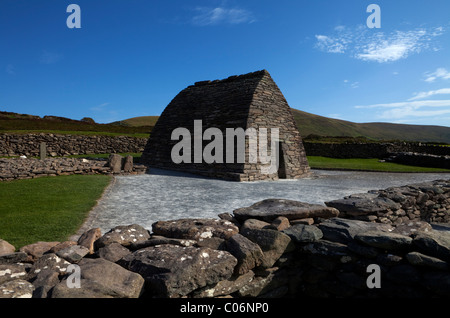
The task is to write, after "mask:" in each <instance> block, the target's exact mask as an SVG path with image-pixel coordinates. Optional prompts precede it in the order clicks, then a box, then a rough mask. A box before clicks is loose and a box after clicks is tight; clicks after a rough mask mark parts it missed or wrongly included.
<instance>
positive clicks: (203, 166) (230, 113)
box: [141, 70, 309, 181]
mask: <svg viewBox="0 0 450 318" xmlns="http://www.w3.org/2000/svg"><path fill="white" fill-rule="evenodd" d="M194 120H201V121H202V126H203V131H204V130H206V129H208V128H217V129H219V130H220V131H221V132H222V134H223V136H224V139H225V136H226V129H227V128H231V129H237V128H239V129H243V130H247V129H248V128H255V129H257V130H258V129H260V128H267V129H269V128H270V129H271V128H279V145H280V147H279V149H280V152H279V153H280V156H279V159H280V160H278V161H279V163H280V164H279V169H278V171H276V172H273V173H272V172H270V173H266V172H262V169H263V166H264V164H262V163H261V160H258V161H257V162H256V163H253V162H252V161H251V160H249V154H250V147H251V145H249V141H248V139H247V140H246V142H245V150H243V151H245V158H244V159H245V160H244V162H237V159H236V153H237V150H239V149H238V145H236V144H235V147H234V148H237V149H234V150H233V151H234V156H235V157H234V160H233V163H230V162H228V163H226V161H227V160H226V157H227V149H226V148H227V147H226V146H225V144H224V147H223V149H224V151H223V159H222V161H223V163H219V162H215V163H211V164H208V163H206V162H204V161H202V162H200V163H194V160H193V155H194V151H192V152H191V154H192V158H191V159H192V160H191V163H179V164H175V163H174V162H173V160H172V157H171V151H172V148H173V146H174V145H176V144H177V143H178V140H171V135H172V131H173V130H175V129H176V128H180V127H183V128H186V129H188V130H189V131H190V132H191V136H194ZM267 132H268V137H270V131H269V130H268V131H267ZM268 142H271V140H270V138H268ZM274 142H275V141H274ZM224 143H225V141H224ZM207 144H208V143H207V142H203V146H202V150H203V149H204V147H205V146H207ZM267 151H268V153H267V154H268V155H271V152H270V151H272V147H268V149H267ZM238 155H239V154H238ZM141 160H142V162H144V163H146V164H148V165H150V166H155V167H160V168H165V169H169V170H181V171H187V172H191V173H196V174H202V175H207V176H211V177H217V178H224V179H229V180H235V181H253V180H263V179H267V180H270V179H278V178H300V177H303V176H305V175H307V174H308V172H309V164H308V161H307V158H306V154H305V151H304V148H303V144H302V139H301V137H300V134H299V132H298V129H297V127H296V124H295V121H294V118H293V116H292V113H291V110H290V107H289V105H288V104H287V102H286V100H285V98H284V96H283V94H282V93H281V92H280V90H279V88H278V86H277V85H276V84H275V82H274V81H273V80H272V78H271V76H270V74H269V73H268V72H267V71H266V70H263V71H258V72H254V73H249V74H245V75H240V76H231V77H229V78H227V79H224V80H216V81H204V82H198V83H195V85H192V86H189V87H187V88H186V89H184V90H183V91H181V92H180V93H179V94H178V95H177V96H176V97H175V98H174V99H173V100H172V101H171V103H170V104H169V105H168V106H167V107H166V109H165V110H164V111H163V113H162V114H161V116H160V118H159V120H158V122H157V123H156V125H155V127H154V129H153V130H152V134H151V136H150V138H149V141H148V143H147V145H146V147H145V150H144V152H143V154H142V159H141Z"/></svg>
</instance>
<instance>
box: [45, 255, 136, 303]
mask: <svg viewBox="0 0 450 318" xmlns="http://www.w3.org/2000/svg"><path fill="white" fill-rule="evenodd" d="M79 265H80V273H81V280H80V286H81V287H80V288H69V287H68V285H67V282H66V281H65V280H63V281H61V282H60V283H59V284H58V285H57V286H56V287H55V288H54V289H53V292H52V297H53V298H111V297H114V298H138V297H139V296H140V295H141V293H142V289H143V286H144V279H143V278H142V277H141V276H140V275H139V274H136V273H133V272H131V271H128V270H126V269H124V268H123V267H121V266H120V265H117V264H115V263H112V262H110V261H107V260H105V259H102V258H98V259H83V260H82V261H81V262H80V263H79Z"/></svg>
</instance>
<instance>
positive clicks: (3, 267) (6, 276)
mask: <svg viewBox="0 0 450 318" xmlns="http://www.w3.org/2000/svg"><path fill="white" fill-rule="evenodd" d="M26 275H27V268H26V267H25V266H24V265H23V264H0V284H3V283H6V282H8V281H10V280H14V279H17V278H24V277H26Z"/></svg>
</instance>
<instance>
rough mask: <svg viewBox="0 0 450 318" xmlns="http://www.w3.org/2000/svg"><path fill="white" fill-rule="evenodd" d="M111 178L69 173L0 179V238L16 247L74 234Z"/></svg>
mask: <svg viewBox="0 0 450 318" xmlns="http://www.w3.org/2000/svg"><path fill="white" fill-rule="evenodd" d="M110 180H111V177H110V176H104V175H85V176H82V175H72V176H59V177H45V178H38V179H27V180H17V181H11V182H1V183H0V238H1V239H3V240H6V241H8V242H9V243H11V244H13V245H14V246H15V247H16V249H19V248H20V247H22V246H24V245H27V244H31V243H35V242H37V241H65V240H67V239H68V237H70V236H71V235H73V234H75V233H76V231H77V230H78V228H79V227H80V226H81V225H82V224H83V221H84V220H85V218H86V217H87V215H88V212H89V211H90V210H91V208H92V207H93V206H94V205H95V204H96V201H97V200H98V199H99V198H100V197H101V195H102V193H103V191H104V189H105V188H106V186H107V185H108V184H109V182H110Z"/></svg>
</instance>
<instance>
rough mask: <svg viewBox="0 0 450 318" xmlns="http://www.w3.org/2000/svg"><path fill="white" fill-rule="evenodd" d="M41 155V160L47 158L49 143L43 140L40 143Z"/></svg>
mask: <svg viewBox="0 0 450 318" xmlns="http://www.w3.org/2000/svg"><path fill="white" fill-rule="evenodd" d="M39 156H40V158H41V160H44V159H45V158H47V144H46V143H45V142H41V144H40V145H39Z"/></svg>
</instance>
